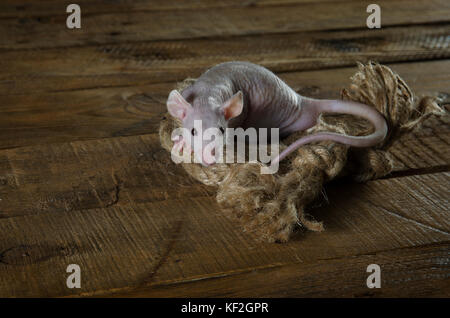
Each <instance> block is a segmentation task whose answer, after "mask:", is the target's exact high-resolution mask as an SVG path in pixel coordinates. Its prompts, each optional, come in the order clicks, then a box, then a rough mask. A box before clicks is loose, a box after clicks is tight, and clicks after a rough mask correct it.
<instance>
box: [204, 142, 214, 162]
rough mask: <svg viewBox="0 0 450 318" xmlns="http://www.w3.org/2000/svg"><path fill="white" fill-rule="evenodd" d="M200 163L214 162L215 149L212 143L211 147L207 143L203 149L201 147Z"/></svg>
mask: <svg viewBox="0 0 450 318" xmlns="http://www.w3.org/2000/svg"><path fill="white" fill-rule="evenodd" d="M202 163H203V164H204V165H206V166H209V165H212V164H214V163H216V149H215V147H214V145H213V147H210V145H208V146H207V147H205V149H203V154H202Z"/></svg>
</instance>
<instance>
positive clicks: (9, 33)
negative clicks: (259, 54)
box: [0, 0, 450, 49]
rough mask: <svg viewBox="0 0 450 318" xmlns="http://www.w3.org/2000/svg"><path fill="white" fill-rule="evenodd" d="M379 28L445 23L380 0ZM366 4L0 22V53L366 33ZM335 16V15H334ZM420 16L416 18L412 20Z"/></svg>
mask: <svg viewBox="0 0 450 318" xmlns="http://www.w3.org/2000/svg"><path fill="white" fill-rule="evenodd" d="M378 4H379V5H380V6H381V8H382V12H383V20H382V24H383V26H384V27H386V26H391V25H410V24H419V23H433V22H442V21H448V17H449V16H450V4H449V3H448V1H446V0H430V1H426V2H424V1H420V0H410V1H408V3H407V4H406V2H405V1H401V0H380V1H378ZM367 5H368V3H366V2H360V1H350V2H342V3H339V6H338V7H334V8H333V9H330V6H329V3H316V2H308V3H301V4H297V5H294V4H292V5H279V6H278V5H274V6H271V7H270V9H268V8H265V7H240V8H221V9H220V10H218V9H217V8H206V9H192V10H173V11H170V12H168V11H166V10H163V11H149V12H143V11H138V12H127V11H121V12H115V13H104V14H103V13H100V14H96V13H93V14H85V15H84V16H83V18H82V19H83V20H82V28H81V29H76V30H75V29H73V30H72V29H68V28H66V26H65V24H66V15H61V16H52V17H42V18H37V19H24V18H10V19H2V20H1V21H0V34H1V35H2V37H1V41H0V49H21V48H49V47H64V46H79V45H89V44H107V43H119V42H127V43H128V42H136V41H153V40H174V39H190V38H201V37H217V36H236V35H250V34H274V33H289V32H298V31H313V30H338V29H344V28H363V29H366V27H367V26H366V18H367V13H366V8H367ZM337 10H338V12H339V13H338V14H336V11H337ZM418 12H420V14H418Z"/></svg>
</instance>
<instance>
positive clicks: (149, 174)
mask: <svg viewBox="0 0 450 318" xmlns="http://www.w3.org/2000/svg"><path fill="white" fill-rule="evenodd" d="M212 193H213V192H212V190H211V189H209V187H206V186H204V185H202V184H200V183H198V182H197V181H194V180H193V179H191V178H189V177H188V176H187V174H186V173H185V172H184V170H183V169H182V168H181V167H180V166H178V165H175V164H174V163H173V162H172V161H171V159H170V154H169V153H168V152H167V151H165V150H164V149H162V148H161V146H160V144H159V138H158V136H157V135H156V134H152V135H144V136H135V137H129V138H110V139H104V140H91V141H88V142H72V143H63V144H51V145H48V146H38V147H24V148H17V149H13V150H11V151H3V152H1V153H0V199H1V200H0V218H7V217H11V216H17V215H27V214H37V213H41V212H58V211H74V210H81V209H89V208H97V207H108V206H112V205H128V204H130V203H139V202H153V201H162V200H165V199H168V198H183V197H201V196H205V195H211V194H212Z"/></svg>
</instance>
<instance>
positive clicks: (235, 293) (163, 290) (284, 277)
mask: <svg viewBox="0 0 450 318" xmlns="http://www.w3.org/2000/svg"><path fill="white" fill-rule="evenodd" d="M449 251H450V243H448V242H447V243H442V244H433V245H429V246H422V247H416V248H403V249H395V250H391V251H382V252H379V253H375V254H369V255H358V257H349V258H342V259H330V260H323V261H318V262H312V263H307V264H302V263H299V264H292V265H285V266H274V267H267V268H262V269H252V270H250V271H247V272H244V273H236V274H234V275H233V274H230V275H227V276H224V277H212V278H206V279H204V280H193V281H190V282H183V283H181V284H180V283H173V284H171V283H167V284H164V283H162V284H160V285H159V284H155V285H154V286H144V287H140V288H137V289H134V290H133V289H130V290H128V291H119V292H115V293H114V292H113V293H112V294H111V295H109V296H110V297H205V295H207V297H225V298H229V297H349V298H353V297H357V298H359V297H426V298H428V297H449V296H450V284H449V281H450V258H449ZM370 264H377V265H379V266H380V269H381V288H379V289H378V288H374V289H369V288H368V287H367V285H366V280H367V278H368V276H369V275H370V274H371V273H367V271H366V270H367V266H368V265H370ZM267 277H270V284H268V283H267Z"/></svg>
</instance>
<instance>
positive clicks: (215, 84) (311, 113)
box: [167, 62, 387, 165]
mask: <svg viewBox="0 0 450 318" xmlns="http://www.w3.org/2000/svg"><path fill="white" fill-rule="evenodd" d="M167 109H168V111H169V113H170V114H171V115H172V116H173V117H176V118H178V119H180V120H181V121H182V123H183V127H184V128H186V130H185V131H187V132H189V133H191V134H192V135H196V130H195V128H194V120H201V121H202V127H203V129H207V128H212V127H214V128H217V129H219V130H220V131H221V133H222V134H225V129H226V128H237V127H241V128H243V129H247V128H249V127H253V128H256V129H258V128H268V129H270V128H278V129H279V135H280V136H281V137H285V136H287V135H289V134H291V133H293V132H296V131H302V130H305V129H308V128H311V127H313V126H314V125H316V123H317V120H318V118H319V115H320V114H321V113H343V114H350V115H355V116H359V117H362V118H365V119H367V120H368V121H370V122H371V123H372V124H373V126H374V128H375V131H374V132H373V133H372V134H370V135H367V136H346V135H341V134H337V133H332V132H320V133H316V134H312V135H308V136H305V137H302V138H300V139H298V140H296V141H295V142H294V143H292V144H291V145H289V146H288V147H287V148H286V149H285V150H284V151H282V152H281V154H280V155H279V156H278V157H276V158H275V159H274V160H272V164H274V163H278V162H279V161H281V160H282V159H283V158H285V157H286V156H287V155H289V154H290V153H291V152H293V151H294V150H296V149H297V148H299V147H300V146H301V145H304V144H307V143H311V142H317V141H323V140H331V141H336V142H339V143H343V144H346V145H349V146H353V147H371V146H374V145H376V144H378V143H380V142H381V141H383V139H384V138H385V137H386V134H387V124H386V120H385V119H384V117H383V116H382V115H381V114H380V113H378V112H377V111H376V110H375V109H374V108H372V107H369V106H367V105H364V104H361V103H356V102H351V101H342V100H319V99H313V98H308V97H304V96H301V95H299V94H297V93H296V92H295V91H294V90H293V89H292V88H290V87H289V86H288V85H287V84H286V83H285V82H283V81H282V80H281V79H280V78H279V77H278V76H276V75H275V74H274V73H272V72H271V71H269V70H268V69H266V68H264V67H262V66H259V65H256V64H252V63H249V62H226V63H221V64H218V65H216V66H214V67H212V68H210V69H209V70H207V71H206V72H205V73H203V74H202V75H201V76H200V77H199V78H198V79H197V80H196V81H195V83H194V84H192V85H191V86H189V87H187V88H186V89H184V90H183V91H182V92H181V94H180V93H179V92H178V91H176V90H173V91H171V92H170V94H169V98H168V100H167ZM187 137H188V136H184V137H181V138H180V139H178V141H177V142H176V147H178V150H181V149H182V148H183V146H186V147H190V145H189V144H187V143H186V140H187ZM189 137H190V136H189ZM199 160H200V162H201V163H203V164H205V165H210V164H213V163H215V155H214V148H213V147H209V148H203V150H202V151H201V158H199Z"/></svg>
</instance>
